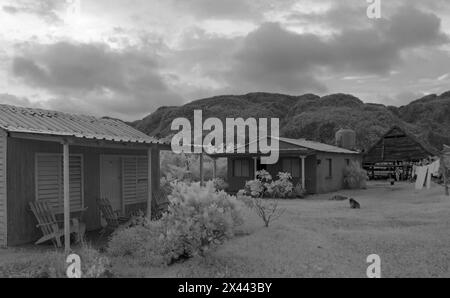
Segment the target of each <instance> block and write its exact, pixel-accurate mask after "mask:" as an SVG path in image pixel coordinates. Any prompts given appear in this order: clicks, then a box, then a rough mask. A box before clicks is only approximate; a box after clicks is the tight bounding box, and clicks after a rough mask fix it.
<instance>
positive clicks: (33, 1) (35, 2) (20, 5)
mask: <svg viewBox="0 0 450 298" xmlns="http://www.w3.org/2000/svg"><path fill="white" fill-rule="evenodd" d="M66 5H67V4H66V1H61V0H16V1H11V4H7V5H3V7H2V9H3V11H4V12H6V13H9V14H14V15H15V14H30V15H35V16H37V17H39V18H42V19H44V20H45V21H46V22H48V23H62V20H61V18H60V17H59V15H58V13H57V10H60V9H61V8H63V7H65V6H66Z"/></svg>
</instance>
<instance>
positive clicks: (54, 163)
mask: <svg viewBox="0 0 450 298" xmlns="http://www.w3.org/2000/svg"><path fill="white" fill-rule="evenodd" d="M36 167H37V169H36V184H37V185H36V199H37V200H46V201H48V203H49V205H50V207H52V208H53V209H55V210H59V209H62V205H61V199H60V197H61V185H62V184H61V175H60V172H61V170H60V168H61V156H60V155H56V154H55V155H50V154H42V155H37V156H36Z"/></svg>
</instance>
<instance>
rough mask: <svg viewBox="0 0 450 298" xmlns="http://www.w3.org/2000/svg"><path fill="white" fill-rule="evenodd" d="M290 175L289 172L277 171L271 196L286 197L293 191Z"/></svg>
mask: <svg viewBox="0 0 450 298" xmlns="http://www.w3.org/2000/svg"><path fill="white" fill-rule="evenodd" d="M291 181H292V176H291V174H289V173H278V180H275V181H274V182H273V189H274V191H273V197H276V198H287V197H288V196H290V194H292V193H293V190H294V186H293V184H292V182H291Z"/></svg>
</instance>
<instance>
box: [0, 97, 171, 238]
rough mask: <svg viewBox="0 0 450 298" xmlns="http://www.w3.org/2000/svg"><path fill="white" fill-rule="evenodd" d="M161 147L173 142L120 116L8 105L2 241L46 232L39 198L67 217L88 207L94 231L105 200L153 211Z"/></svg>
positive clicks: (0, 194) (0, 140)
mask: <svg viewBox="0 0 450 298" xmlns="http://www.w3.org/2000/svg"><path fill="white" fill-rule="evenodd" d="M161 149H169V146H168V145H166V144H165V143H163V142H161V141H159V140H157V139H154V138H151V137H149V136H147V135H146V134H144V133H142V132H140V131H137V130H136V129H134V128H132V127H130V126H128V125H127V124H125V123H124V122H122V121H120V120H115V119H109V118H101V119H100V118H95V117H92V116H83V115H73V114H67V113H61V112H55V111H47V110H42V109H31V108H22V107H15V106H10V105H0V246H7V245H8V246H11V245H19V244H24V243H29V242H32V241H33V240H35V239H37V238H38V237H39V236H40V231H39V230H38V229H37V228H36V219H35V218H34V216H33V214H32V212H31V210H30V207H29V202H32V201H34V200H47V201H48V202H49V204H50V206H51V207H52V208H53V210H54V211H55V213H57V214H58V215H59V216H61V218H63V215H64V214H65V213H69V214H70V216H71V217H72V216H77V215H80V214H77V212H80V210H83V209H85V208H87V209H86V211H84V212H83V214H82V220H83V221H84V222H85V223H86V225H87V230H96V229H99V228H100V227H101V217H100V212H99V209H98V207H97V205H96V200H97V199H98V198H100V197H106V198H108V199H109V200H110V201H111V204H112V205H113V207H114V209H116V210H119V212H121V213H122V214H123V215H126V214H127V213H130V212H132V211H133V210H136V209H142V208H146V206H147V205H148V204H147V203H148V202H150V200H151V199H152V195H151V194H152V191H155V190H156V189H157V188H158V187H159V175H160V174H159V152H160V150H161ZM66 169H68V171H67V172H66V171H65V170H66ZM149 169H151V170H149ZM66 175H68V179H66V178H67V177H66ZM65 181H68V183H65ZM148 181H151V183H150V184H149V183H148ZM149 186H150V187H149ZM65 190H68V191H67V192H66V193H67V194H68V196H67V197H66V196H65ZM66 200H67V201H66ZM66 202H70V204H66Z"/></svg>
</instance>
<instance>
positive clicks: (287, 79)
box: [229, 7, 448, 93]
mask: <svg viewBox="0 0 450 298" xmlns="http://www.w3.org/2000/svg"><path fill="white" fill-rule="evenodd" d="M411 16H412V17H413V19H410V17H411ZM445 43H448V37H447V36H446V35H445V34H444V33H443V32H442V31H441V26H440V19H439V18H438V17H437V16H436V15H434V14H431V13H425V12H422V11H420V10H417V9H414V8H406V7H405V8H403V9H400V10H399V12H398V13H396V14H394V15H393V16H392V17H391V18H389V19H385V20H381V21H379V22H374V23H373V24H372V26H370V27H368V28H363V29H355V28H347V29H343V30H341V31H340V32H338V33H335V34H332V35H331V36H329V37H321V36H318V35H314V34H310V33H303V34H299V33H296V32H292V31H289V30H287V29H285V28H284V27H283V26H282V25H281V24H279V23H265V24H262V25H261V26H260V27H259V28H258V29H257V30H255V31H253V32H252V33H250V34H249V35H248V36H247V37H246V38H245V39H244V40H243V42H242V46H241V47H240V49H239V51H238V52H237V53H236V55H235V61H234V62H235V63H234V67H233V69H232V70H231V72H230V73H229V80H230V81H231V82H232V83H233V84H236V85H243V84H247V85H248V86H253V87H254V88H255V89H256V90H260V89H263V90H264V91H276V92H279V91H284V92H290V93H299V92H323V91H325V90H326V89H327V88H326V86H325V85H324V84H323V83H321V80H320V79H319V78H320V77H321V76H324V74H326V75H329V74H336V75H338V74H339V73H352V74H353V75H357V74H358V75H360V74H375V75H383V76H389V73H390V71H391V70H392V69H394V68H395V67H397V66H399V65H401V64H402V62H403V60H402V53H403V51H406V50H409V49H412V48H417V47H432V46H437V45H442V44H445Z"/></svg>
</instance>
